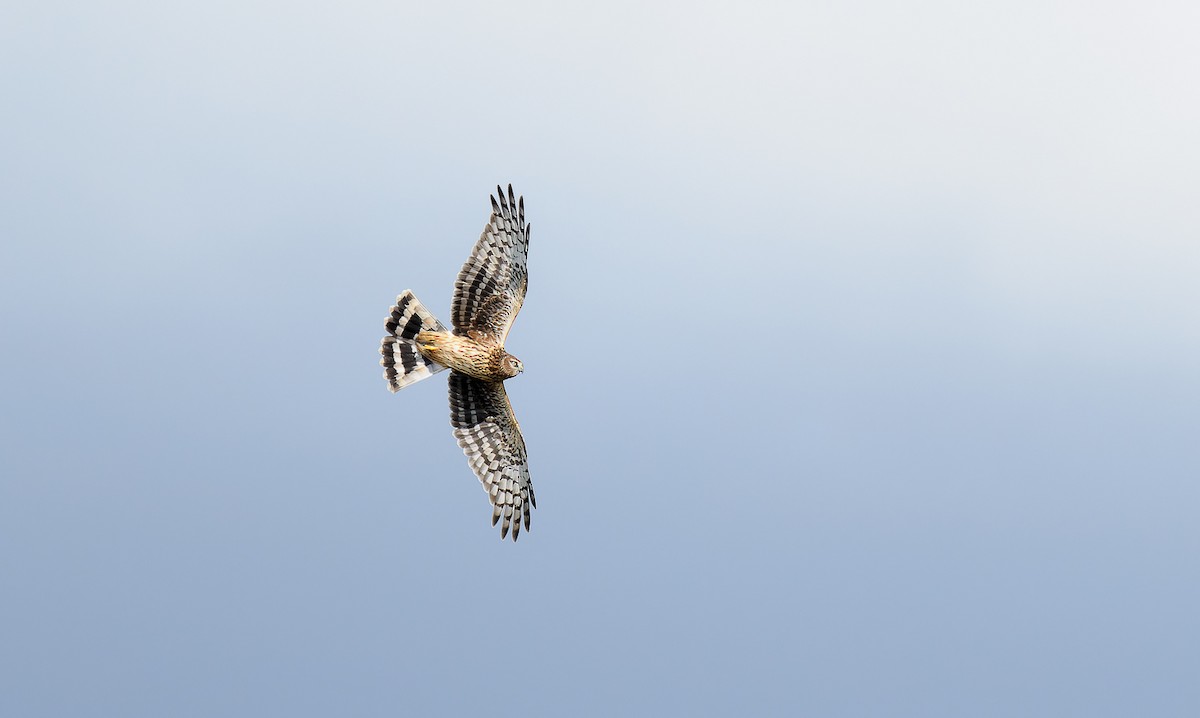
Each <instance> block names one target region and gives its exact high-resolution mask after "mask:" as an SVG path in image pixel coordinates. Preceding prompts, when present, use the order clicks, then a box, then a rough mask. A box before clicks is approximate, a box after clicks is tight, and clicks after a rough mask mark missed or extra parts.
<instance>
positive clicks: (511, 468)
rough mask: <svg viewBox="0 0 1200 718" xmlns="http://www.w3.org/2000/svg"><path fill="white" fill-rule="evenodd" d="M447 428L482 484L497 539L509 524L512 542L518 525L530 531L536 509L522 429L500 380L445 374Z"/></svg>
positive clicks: (502, 535) (515, 538)
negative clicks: (447, 383)
mask: <svg viewBox="0 0 1200 718" xmlns="http://www.w3.org/2000/svg"><path fill="white" fill-rule="evenodd" d="M450 424H451V425H453V426H454V438H456V439H458V445H459V446H461V447H462V450H463V453H464V454H466V455H467V463H469V464H470V465H471V470H472V471H474V472H475V475H476V476H478V477H479V480H480V481H481V482H483V489H484V491H487V494H488V499H489V500H490V501H491V502H492V507H493V509H492V525H493V526H495V525H496V522H497V521H499V520H500V519H501V518H503V519H504V523H503V524H501V526H500V537H501V538H504V537H505V536H507V535H508V528H509V525H510V524H511V525H512V537H513V541H516V540H517V534H519V533H520V532H521V523H522V522H524V524H525V530H526V531H528V530H529V514H530V511H532V510H533V509H534V508H535V507H536V506H537V501H536V500H535V499H534V497H533V484H532V483H530V481H529V460H528V458H527V457H526V455H525V440H524V439H522V438H521V427H519V426H517V418H516V417H515V416H513V411H512V406H511V405H510V404H509V403H508V394H506V393H505V391H504V384H503V383H501V382H489V381H480V380H479V379H475V378H472V377H469V376H467V375H466V374H460V373H458V372H456V371H455V372H451V373H450Z"/></svg>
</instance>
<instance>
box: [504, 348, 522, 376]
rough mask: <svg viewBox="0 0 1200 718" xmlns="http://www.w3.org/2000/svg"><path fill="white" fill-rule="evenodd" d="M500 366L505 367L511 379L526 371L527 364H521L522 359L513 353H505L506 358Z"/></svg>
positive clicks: (505, 371)
mask: <svg viewBox="0 0 1200 718" xmlns="http://www.w3.org/2000/svg"><path fill="white" fill-rule="evenodd" d="M500 366H502V367H504V373H505V374H507V375H508V376H509V378H510V379H511V378H512V377H514V376H516V375H517V374H520V373H521V372H523V371H525V366H524V365H523V364H521V360H520V359H518V358H516V357H515V356H513V355H512V354H505V355H504V360H503V361H502V362H500Z"/></svg>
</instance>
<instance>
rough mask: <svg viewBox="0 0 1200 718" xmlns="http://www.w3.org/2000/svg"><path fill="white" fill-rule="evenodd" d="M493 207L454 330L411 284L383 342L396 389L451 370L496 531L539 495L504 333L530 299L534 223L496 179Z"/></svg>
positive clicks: (464, 436) (463, 286)
mask: <svg viewBox="0 0 1200 718" xmlns="http://www.w3.org/2000/svg"><path fill="white" fill-rule="evenodd" d="M496 194H497V195H498V196H499V198H500V200H499V202H497V201H496V197H492V198H491V200H492V214H491V217H490V218H489V219H488V223H487V225H486V226H485V227H484V228H483V234H481V235H480V236H479V241H478V242H476V243H475V248H474V249H473V250H471V256H470V257H468V258H467V261H466V263H464V264H463V266H462V270H461V271H459V273H458V280H457V281H456V282H455V283H454V301H453V304H452V306H451V309H450V319H451V321H452V322H453V324H454V329H453V330H449V329H447V328H446V326H445V325H444V324H442V323H441V322H440V321H438V320H437V319H436V318H435V317H434V316H433V314H431V313H430V312H429V310H428V309H426V308H425V307H424V306H422V305H421V302H420V301H418V300H417V297H416V295H414V294H413V293H412V291H411V290H405V291H404V292H403V293H402V294H401V295H400V296H399V297H396V304H395V305H394V306H393V307H392V311H391V313H390V314H389V316H388V318H387V322H386V323H385V324H384V326H385V327H386V328H387V336H385V337H384V338H383V343H382V344H381V345H380V347H379V353H380V354H381V355H382V356H383V358H382V359H381V360H380V362H379V363H380V364H381V365H382V366H383V377H384V379H386V380H387V385H388V389H390V390H391V391H392V393H395V392H397V391H400V390H401V389H403V388H404V387H406V386H408V385H410V384H413V383H416V382H418V381H421V380H422V379H427V378H429V377H431V376H433V375H434V374H436V373H438V372H440V371H442V370H444V369H449V370H450V424H451V426H453V427H454V438H456V439H458V445H459V446H460V447H462V450H463V453H465V454H466V455H467V463H468V464H470V466H471V470H472V471H474V472H475V475H476V476H477V477H479V480H480V482H482V483H483V488H484V491H486V492H487V495H488V500H490V501H491V502H492V525H493V526H495V525H496V523H497V522H501V521H502V523H501V524H500V538H505V537H506V536H507V535H508V531H509V528H510V527H511V528H512V538H513V541H516V540H517V536H518V534H520V533H521V524H522V523H524V524H525V530H526V531H528V530H529V514H530V512H531V511H532V509H533V508H534V507H536V506H537V502H536V501H535V500H534V497H533V484H532V483H530V480H529V460H528V457H527V456H526V453H525V440H524V439H522V438H521V427H520V426H519V425H518V424H517V418H516V416H514V415H513V410H512V405H511V404H509V402H508V394H507V393H505V391H504V381H505V380H506V379H511V378H513V377H514V376H516V375H518V374H520V373H521V372H522V371H523V370H524V367H522V366H521V360H520V359H517V358H516V357H515V356H513V355H512V354H509V353H508V352H507V351H505V349H504V339H505V337H507V336H508V330H509V329H510V328H512V323H513V320H514V319H516V318H517V312H519V311H521V304H522V303H523V302H524V301H525V288H526V277H527V272H526V269H525V260H526V257H527V256H528V252H529V225H527V224H525V198H524V197H521V198H519V199H514V197H513V189H512V185H509V186H508V196H507V197H506V196H505V195H504V191H503V190H502V189H500V187H496Z"/></svg>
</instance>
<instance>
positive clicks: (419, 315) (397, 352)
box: [379, 289, 446, 392]
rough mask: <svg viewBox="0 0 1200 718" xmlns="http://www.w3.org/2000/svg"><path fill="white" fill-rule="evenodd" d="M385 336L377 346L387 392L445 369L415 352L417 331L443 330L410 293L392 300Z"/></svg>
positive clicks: (444, 329)
mask: <svg viewBox="0 0 1200 718" xmlns="http://www.w3.org/2000/svg"><path fill="white" fill-rule="evenodd" d="M384 326H385V327H386V328H387V332H388V335H387V336H386V337H384V338H383V342H382V343H381V344H380V346H379V353H380V354H381V355H382V357H383V358H382V359H380V360H379V364H380V365H381V366H382V367H383V378H384V379H386V380H387V383H388V389H389V390H391V391H392V392H397V391H400V390H401V389H403V388H404V387H406V386H408V385H409V384H413V383H415V382H418V381H421V380H422V379H427V378H429V377H431V376H433V375H434V374H436V373H438V372H439V371H442V370H443V369H445V368H446V367H444V366H442V365H441V364H438V363H437V362H435V361H431V360H429V359H427V358H425V357H424V356H422V354H421V352H420V351H418V350H417V343H416V337H417V334H418V333H419V332H422V331H431V332H444V331H446V327H445V326H444V325H443V324H442V323H441V322H439V321H438V320H437V318H436V317H434V316H433V314H431V313H430V312H429V310H428V309H426V308H425V307H423V306H422V305H421V302H420V301H419V300H418V299H417V297H416V295H414V294H413V293H412V291H410V290H407V289H406V290H404V292H403V293H402V294H401V295H400V296H398V297H396V304H395V305H394V306H393V307H392V311H391V313H390V314H389V315H388V318H387V322H386V323H385V324H384Z"/></svg>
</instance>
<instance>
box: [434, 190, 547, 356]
mask: <svg viewBox="0 0 1200 718" xmlns="http://www.w3.org/2000/svg"><path fill="white" fill-rule="evenodd" d="M496 193H497V194H499V195H500V202H499V203H497V202H496V198H495V197H492V198H491V200H492V216H491V218H490V219H489V220H488V223H487V226H486V227H484V228H483V234H481V235H480V236H479V241H478V242H476V243H475V248H474V249H473V250H471V256H470V257H469V258H467V261H466V263H464V264H463V267H462V271H460V272H459V273H458V281H457V282H455V284H454V303H453V305H452V306H451V310H450V311H451V317H450V320H451V321H452V322H454V333H455V334H460V335H465V336H470V337H471V338H473V339H476V340H478V341H492V342H495V343H496V344H503V343H504V338H505V337H507V336H508V330H509V328H510V327H511V326H512V323H513V320H514V319H516V318H517V312H519V311H521V303H522V302H524V301H525V287H526V271H525V260H526V258H527V256H528V252H529V227H528V226H527V225H526V224H525V198H524V197H521V198H520V199H514V198H513V189H512V185H509V186H508V197H505V196H504V192H503V190H501V189H500V188H499V187H496Z"/></svg>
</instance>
